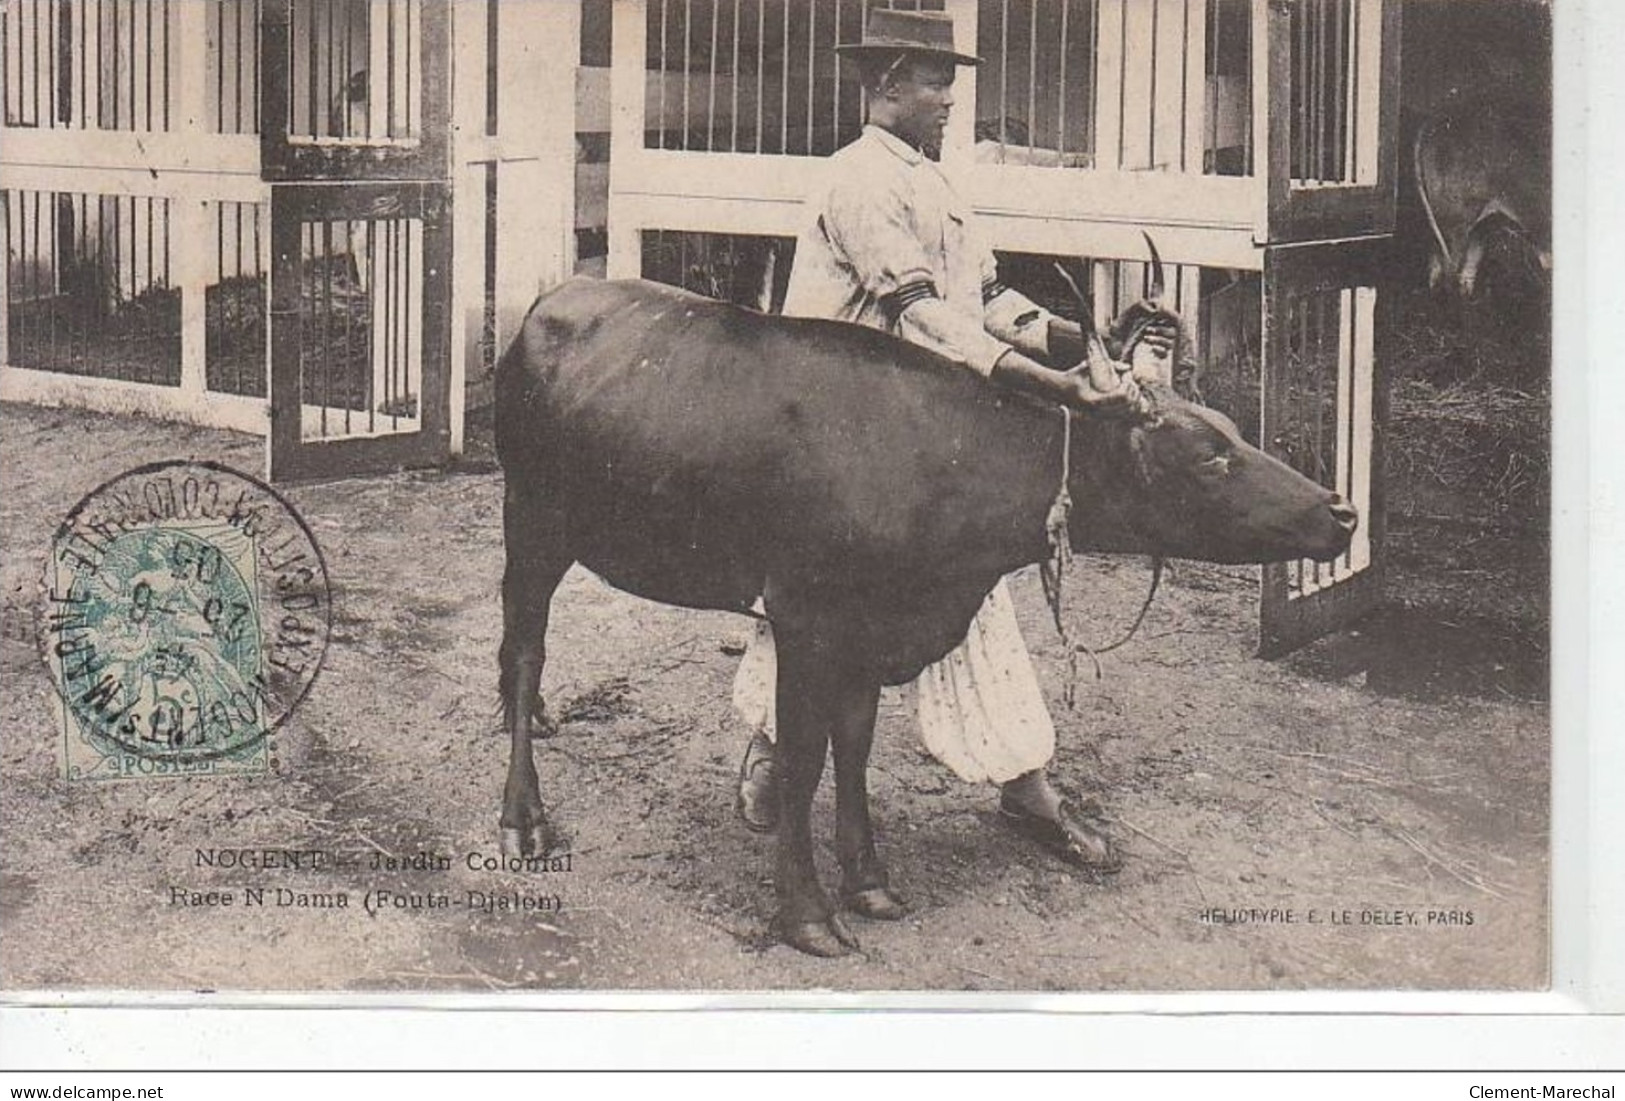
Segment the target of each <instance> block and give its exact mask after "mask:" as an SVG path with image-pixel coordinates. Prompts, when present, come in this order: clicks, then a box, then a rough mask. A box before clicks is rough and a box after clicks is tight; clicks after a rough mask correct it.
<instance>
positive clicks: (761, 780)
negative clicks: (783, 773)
mask: <svg viewBox="0 0 1625 1101" xmlns="http://www.w3.org/2000/svg"><path fill="white" fill-rule="evenodd" d="M734 810H735V811H737V812H738V814H739V818H740V820H741V821H743V822H744V823H745V825H746V827H748V828H749V829H751V830H754V831H755V832H756V833H772V832H773V830H774V827H776V826H777V825H778V824H779V766H778V762H777V761H775V760H774V758H773V743H772V742H770V741H768V740H767V735H766V734H763V733H762V732H761V731H759V730H758V731H757V732H756V733H755V734H753V735H751V739H750V744H749V745H748V746H746V747H745V759H744V760H743V761H741V762H740V763H739V798H738V800H737V801H736V802H735V803H734Z"/></svg>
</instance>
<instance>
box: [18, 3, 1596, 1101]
mask: <svg viewBox="0 0 1625 1101" xmlns="http://www.w3.org/2000/svg"><path fill="white" fill-rule="evenodd" d="M1553 8H1554V13H1553V14H1554V22H1555V28H1554V31H1555V46H1556V65H1555V75H1556V81H1557V86H1556V93H1557V119H1558V127H1557V158H1556V171H1557V180H1556V187H1555V190H1554V209H1555V210H1556V211H1557V212H1558V218H1557V221H1556V225H1555V234H1556V240H1555V246H1556V247H1555V252H1556V254H1557V256H1558V262H1557V265H1556V269H1555V275H1556V284H1555V294H1554V307H1555V323H1556V341H1555V347H1554V361H1555V364H1556V365H1557V375H1556V379H1555V381H1554V387H1553V395H1554V402H1553V404H1554V424H1555V425H1556V431H1554V434H1553V437H1554V448H1553V487H1552V489H1553V492H1552V497H1553V505H1554V510H1555V514H1554V523H1553V576H1554V591H1553V596H1554V601H1553V612H1554V621H1555V624H1556V628H1557V630H1556V632H1555V637H1554V645H1553V651H1552V665H1553V674H1554V682H1553V723H1554V744H1555V747H1556V760H1555V762H1554V770H1553V783H1554V792H1553V796H1554V798H1553V819H1552V830H1553V841H1554V845H1553V864H1552V873H1553V884H1554V890H1553V896H1554V897H1553V902H1554V909H1553V938H1552V939H1553V991H1552V992H1551V993H1549V994H1506V995H1497V994H1458V995H1452V994H1325V993H1303V994H1287V993H1259V994H1235V995H1232V994H1225V995H1206V996H1204V995H1147V994H1112V995H1066V996H1043V997H1024V996H1018V995H993V994H916V995H907V994H889V995H868V996H864V995H845V994H840V995H837V994H825V995H819V994H789V995H771V996H770V995H737V996H729V995H721V994H707V995H693V994H688V995H612V994H605V995H585V994H567V995H521V996H513V997H507V998H502V999H500V1000H496V999H492V998H490V997H474V996H465V997H438V998H437V997H416V998H408V997H404V996H387V997H385V996H378V997H371V996H367V997H362V996H356V997H343V996H337V995H334V996H320V997H317V996H311V997H290V996H266V997H247V996H238V997H232V998H230V999H229V1000H228V999H225V998H210V999H207V1000H205V999H202V998H198V997H178V996H131V995H115V994H100V995H87V996H68V995H39V996H28V995H20V996H19V995H9V996H4V997H3V999H0V1000H3V1001H4V1003H6V1004H4V1005H3V1006H0V1068H12V1067H60V1066H72V1067H195V1066H210V1067H264V1068H278V1069H285V1068H289V1067H312V1068H315V1067H350V1066H363V1067H399V1066H419V1067H428V1066H437V1067H464V1068H466V1067H508V1068H522V1067H551V1068H563V1067H623V1068H626V1067H702V1066H703V1067H715V1066H740V1067H765V1066H849V1067H879V1066H910V1067H922V1068H950V1067H973V1066H975V1067H981V1066H995V1067H1013V1068H1025V1067H1034V1068H1036V1067H1080V1066H1082V1067H1095V1068H1104V1067H1117V1068H1126V1067H1160V1068H1180V1067H1204V1068H1224V1067H1275V1068H1311V1067H1340V1068H1358V1067H1390V1068H1421V1067H1454V1068H1461V1067H1471V1068H1492V1067H1495V1068H1515V1067H1565V1068H1583V1067H1621V1066H1625V860H1622V859H1621V855H1622V852H1625V845H1622V844H1621V842H1622V841H1625V740H1622V739H1621V738H1620V736H1619V729H1620V726H1621V723H1620V720H1619V719H1618V718H1617V716H1620V715H1621V714H1625V638H1622V636H1621V635H1620V633H1618V632H1617V631H1616V630H1615V625H1616V624H1619V623H1625V585H1622V583H1621V579H1620V571H1621V569H1625V555H1622V554H1621V553H1620V548H1621V546H1622V545H1625V464H1622V462H1621V460H1622V457H1625V450H1622V449H1621V448H1620V447H1619V446H1618V445H1617V444H1616V442H1615V441H1616V440H1617V439H1618V438H1619V436H1620V434H1621V428H1620V424H1621V417H1622V416H1625V354H1622V353H1625V340H1622V338H1621V333H1622V332H1625V293H1622V291H1621V284H1622V278H1621V275H1620V273H1619V267H1620V265H1619V263H1618V258H1619V257H1620V256H1621V255H1622V254H1625V249H1622V247H1621V246H1622V245H1625V240H1622V237H1621V233H1620V230H1621V219H1620V205H1621V185H1620V182H1619V181H1622V180H1625V163H1622V158H1621V157H1620V150H1619V137H1618V136H1619V135H1620V134H1621V133H1625V111H1622V110H1621V102H1622V96H1621V90H1622V87H1621V85H1622V82H1621V69H1622V68H1625V5H1620V4H1618V3H1617V0H1561V2H1554V3H1553ZM0 935H4V934H3V931H0ZM93 1006H100V1008H92V1007H93ZM227 1006H236V1007H239V1008H235V1009H233V1008H226V1007H227ZM770 1006H771V1007H773V1008H766V1007H770ZM271 1007H286V1008H282V1009H275V1010H273V1009H272V1008H271ZM340 1007H343V1008H340ZM499 1007H500V1008H499ZM856 1007H866V1008H868V1009H870V1010H875V1011H871V1012H863V1013H854V1012H839V1011H838V1010H842V1009H848V1008H856ZM695 1008H705V1009H707V1010H709V1011H708V1012H703V1013H695V1012H691V1011H690V1010H692V1009H695ZM537 1010H547V1011H549V1012H536V1011H537ZM830 1010H837V1011H836V1012H830Z"/></svg>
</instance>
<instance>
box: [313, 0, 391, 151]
mask: <svg viewBox="0 0 1625 1101" xmlns="http://www.w3.org/2000/svg"><path fill="white" fill-rule="evenodd" d="M288 20H289V26H288V32H289V33H288V43H289V46H288V73H289V79H288V120H289V137H290V138H291V139H294V140H302V141H318V142H319V141H324V140H326V141H339V142H346V143H355V142H401V141H411V140H415V139H417V138H419V137H421V136H422V131H423V93H422V89H421V83H422V81H421V77H422V73H421V68H422V50H423V12H422V5H421V4H420V3H419V2H418V0H293V3H292V5H291V7H290V9H289V13H288Z"/></svg>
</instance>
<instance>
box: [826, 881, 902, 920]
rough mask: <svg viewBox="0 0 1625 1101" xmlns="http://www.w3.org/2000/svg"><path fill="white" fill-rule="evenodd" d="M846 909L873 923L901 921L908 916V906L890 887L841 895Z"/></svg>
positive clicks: (864, 889) (871, 888) (865, 889)
mask: <svg viewBox="0 0 1625 1101" xmlns="http://www.w3.org/2000/svg"><path fill="white" fill-rule="evenodd" d="M841 901H842V902H843V903H845V904H846V908H847V909H848V910H851V911H852V912H853V913H854V914H857V915H858V916H859V917H866V918H869V919H870V920H872V921H901V920H902V919H903V918H905V917H907V916H908V906H907V904H906V903H904V902H903V900H902V899H900V898H898V897H897V896H896V895H895V894H893V893H892V892H891V889H890V888H889V887H865V888H863V889H862V890H858V891H847V892H845V893H843V894H842V895H841Z"/></svg>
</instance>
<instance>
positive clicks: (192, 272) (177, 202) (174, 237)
mask: <svg viewBox="0 0 1625 1101" xmlns="http://www.w3.org/2000/svg"><path fill="white" fill-rule="evenodd" d="M170 18H172V19H173V20H174V21H175V25H174V26H173V27H172V28H171V34H172V37H171V39H170V41H171V45H172V47H173V49H174V54H173V56H171V58H170V73H171V80H172V84H171V87H172V89H173V95H174V97H175V115H174V117H173V118H172V119H171V125H172V126H173V128H174V129H175V130H178V131H180V132H181V133H182V134H185V135H186V136H187V137H188V138H195V139H197V141H198V143H199V147H200V148H201V147H202V144H203V143H204V142H206V141H208V140H209V137H210V135H209V130H210V125H209V102H210V101H209V45H210V43H209V5H207V4H196V3H193V4H175V5H171V8H170ZM171 204H172V205H171V208H170V210H171V219H170V224H169V251H170V265H171V266H170V272H171V275H172V277H173V278H174V280H175V285H176V286H177V287H178V288H179V290H180V292H181V392H182V393H183V394H184V395H186V400H188V401H197V402H202V400H203V394H204V391H205V390H207V389H208V373H207V371H208V364H207V362H206V360H207V326H208V311H207V309H206V308H205V300H206V295H207V290H208V286H209V277H210V275H211V274H216V275H217V274H220V273H216V272H211V270H210V264H209V260H210V258H211V257H212V256H213V255H214V249H212V248H210V247H209V244H210V242H211V241H213V240H214V239H215V235H216V233H217V232H218V227H217V225H216V224H214V220H213V219H211V218H210V217H209V206H208V204H206V203H205V202H204V201H203V200H201V199H198V198H194V197H192V196H190V195H188V196H185V197H177V198H175V199H173V200H171Z"/></svg>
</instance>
